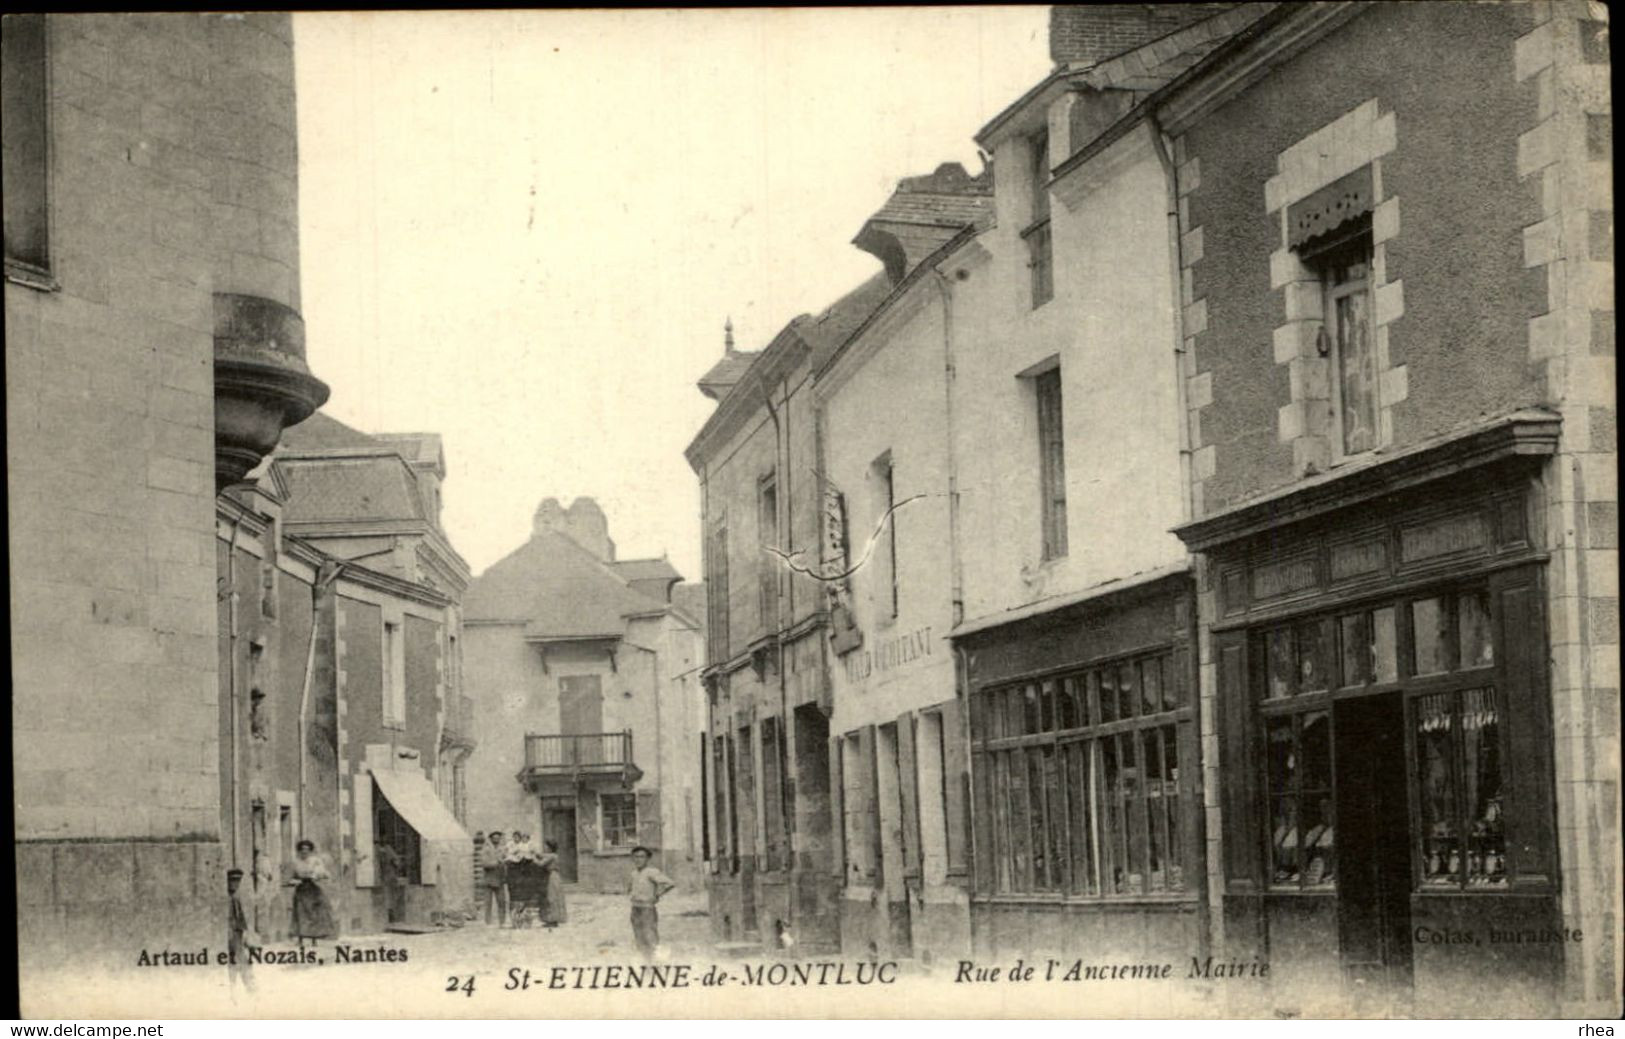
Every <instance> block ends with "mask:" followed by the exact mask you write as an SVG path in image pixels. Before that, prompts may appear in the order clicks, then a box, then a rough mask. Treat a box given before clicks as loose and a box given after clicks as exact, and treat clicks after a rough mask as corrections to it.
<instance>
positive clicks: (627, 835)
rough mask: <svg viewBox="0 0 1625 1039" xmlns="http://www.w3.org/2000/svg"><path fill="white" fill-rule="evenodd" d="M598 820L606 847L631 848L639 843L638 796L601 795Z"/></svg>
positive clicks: (599, 829)
mask: <svg viewBox="0 0 1625 1039" xmlns="http://www.w3.org/2000/svg"><path fill="white" fill-rule="evenodd" d="M598 819H599V823H598V832H599V834H600V835H602V839H603V846H604V847H606V848H630V847H632V846H634V845H636V844H637V843H638V797H637V795H636V794H630V793H627V794H599V795H598Z"/></svg>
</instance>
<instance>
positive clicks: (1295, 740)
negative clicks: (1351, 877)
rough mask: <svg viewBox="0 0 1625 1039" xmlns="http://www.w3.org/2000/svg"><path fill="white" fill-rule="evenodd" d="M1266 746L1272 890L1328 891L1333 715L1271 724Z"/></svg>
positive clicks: (1332, 861) (1284, 718) (1333, 876)
mask: <svg viewBox="0 0 1625 1039" xmlns="http://www.w3.org/2000/svg"><path fill="white" fill-rule="evenodd" d="M1265 742H1266V745H1267V747H1268V751H1267V753H1268V764H1267V769H1266V789H1267V795H1268V797H1269V805H1270V815H1269V823H1270V860H1269V869H1270V886H1271V887H1272V888H1278V889H1288V890H1290V889H1299V890H1306V889H1316V888H1319V889H1327V890H1329V889H1331V888H1333V887H1334V886H1335V884H1336V880H1337V855H1336V851H1337V845H1336V839H1337V831H1336V828H1335V826H1334V819H1333V812H1332V783H1331V778H1332V761H1331V714H1330V713H1329V712H1327V711H1323V710H1322V711H1306V712H1303V713H1300V714H1287V715H1279V716H1277V717H1273V718H1269V719H1267V720H1266V722H1265Z"/></svg>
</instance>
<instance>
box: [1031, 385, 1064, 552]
mask: <svg viewBox="0 0 1625 1039" xmlns="http://www.w3.org/2000/svg"><path fill="white" fill-rule="evenodd" d="M1033 389H1034V391H1035V393H1036V396H1037V401H1038V449H1039V456H1038V465H1039V470H1038V475H1039V480H1038V482H1039V493H1040V494H1041V495H1042V501H1041V502H1040V506H1041V508H1042V514H1043V526H1044V558H1045V559H1059V558H1061V557H1062V556H1064V555H1066V554H1067V543H1066V442H1065V431H1064V429H1063V426H1062V421H1061V369H1059V368H1051V369H1050V370H1049V371H1047V372H1043V373H1041V374H1039V375H1037V376H1035V377H1034V378H1033Z"/></svg>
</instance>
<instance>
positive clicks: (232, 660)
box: [226, 517, 243, 867]
mask: <svg viewBox="0 0 1625 1039" xmlns="http://www.w3.org/2000/svg"><path fill="white" fill-rule="evenodd" d="M242 530H243V521H242V518H241V517H237V518H234V519H233V520H232V521H231V545H230V547H229V548H228V549H227V551H226V589H227V594H228V595H229V596H231V598H230V600H229V602H228V605H227V607H226V615H227V632H228V646H229V651H228V652H227V654H226V658H227V676H228V677H227V686H228V689H229V693H230V697H231V711H230V718H231V864H232V866H234V867H235V866H238V865H240V863H239V862H238V854H237V845H238V843H239V835H240V833H241V826H242V823H241V812H240V810H239V804H240V802H241V801H242V768H241V766H240V764H239V762H240V759H241V757H242V740H241V738H240V737H239V735H238V733H237V722H238V715H237V536H238V535H239V534H241V533H242Z"/></svg>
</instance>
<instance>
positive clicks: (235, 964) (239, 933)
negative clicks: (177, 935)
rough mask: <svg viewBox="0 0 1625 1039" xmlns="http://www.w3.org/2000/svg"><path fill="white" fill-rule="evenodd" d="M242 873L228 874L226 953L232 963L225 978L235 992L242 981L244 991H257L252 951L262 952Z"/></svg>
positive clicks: (233, 871)
mask: <svg viewBox="0 0 1625 1039" xmlns="http://www.w3.org/2000/svg"><path fill="white" fill-rule="evenodd" d="M242 888H243V871H242V870H240V869H228V870H226V907H227V908H226V952H227V953H228V954H229V962H228V963H227V965H226V975H227V978H228V979H229V984H230V985H231V986H232V991H233V992H234V993H235V991H236V983H237V982H239V981H241V982H242V985H243V988H244V989H246V990H248V991H249V992H252V991H254V972H253V964H252V963H251V962H250V960H249V950H250V949H257V948H259V944H260V939H259V935H258V934H257V933H256V932H255V930H254V911H253V910H252V909H250V908H249V906H248V899H247V898H246V897H245V895H244V892H243V889H242Z"/></svg>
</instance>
